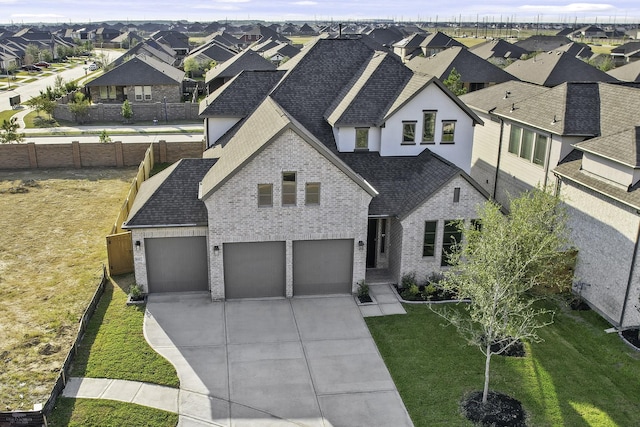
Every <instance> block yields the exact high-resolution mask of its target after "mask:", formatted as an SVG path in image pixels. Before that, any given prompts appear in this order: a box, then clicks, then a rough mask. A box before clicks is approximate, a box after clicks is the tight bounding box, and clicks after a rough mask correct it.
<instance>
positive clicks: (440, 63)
mask: <svg viewBox="0 0 640 427" xmlns="http://www.w3.org/2000/svg"><path fill="white" fill-rule="evenodd" d="M407 67H409V68H411V69H412V70H413V71H414V72H418V73H422V74H428V75H430V76H435V77H437V78H438V79H439V80H440V81H445V80H446V79H447V77H449V74H451V71H452V70H453V69H454V68H455V69H456V71H457V72H458V73H460V80H461V81H462V82H463V84H464V87H465V88H466V89H467V91H468V92H473V91H476V90H479V89H482V88H484V87H487V86H491V85H494V84H496V83H502V82H506V81H509V80H517V78H516V77H514V76H512V75H511V74H509V73H507V72H506V71H504V70H503V69H501V68H499V67H497V66H495V65H493V64H492V63H490V62H489V61H486V60H484V59H482V58H480V57H479V56H477V55H474V54H473V53H471V52H469V50H468V49H465V48H461V47H457V46H456V47H451V48H449V49H446V50H443V51H442V52H440V53H437V54H435V55H433V56H430V57H426V58H425V57H420V56H416V57H415V58H413V59H411V60H410V61H409V62H407Z"/></svg>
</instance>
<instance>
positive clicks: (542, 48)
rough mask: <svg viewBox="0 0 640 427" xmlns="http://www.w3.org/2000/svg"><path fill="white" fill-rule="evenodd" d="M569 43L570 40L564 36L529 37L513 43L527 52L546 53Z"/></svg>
mask: <svg viewBox="0 0 640 427" xmlns="http://www.w3.org/2000/svg"><path fill="white" fill-rule="evenodd" d="M568 43H571V39H569V38H568V37H565V36H531V37H529V38H526V39H524V40H519V41H517V42H516V43H515V45H516V46H519V47H521V48H523V49H526V50H527V51H529V52H548V51H550V50H554V49H557V48H559V47H560V46H563V45H565V44H568Z"/></svg>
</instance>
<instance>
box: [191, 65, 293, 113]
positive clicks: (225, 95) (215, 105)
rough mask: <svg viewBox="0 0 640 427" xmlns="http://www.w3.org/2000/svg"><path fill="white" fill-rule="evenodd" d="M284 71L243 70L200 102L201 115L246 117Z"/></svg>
mask: <svg viewBox="0 0 640 427" xmlns="http://www.w3.org/2000/svg"><path fill="white" fill-rule="evenodd" d="M283 75H284V71H277V70H271V71H243V72H241V73H240V74H239V75H237V76H236V77H235V78H233V79H232V80H230V81H228V82H227V83H225V84H224V85H223V86H222V87H220V88H218V89H217V90H216V91H215V92H213V93H212V94H211V95H209V96H208V97H207V98H206V99H204V100H203V101H201V102H200V117H213V116H218V117H246V116H247V115H249V113H251V112H252V111H253V110H254V109H255V108H256V107H257V106H258V105H259V104H260V103H261V102H262V100H263V99H264V98H265V97H266V96H267V94H268V93H269V92H270V91H271V90H272V89H273V87H274V86H275V85H276V83H278V81H280V79H281V78H282V76H283Z"/></svg>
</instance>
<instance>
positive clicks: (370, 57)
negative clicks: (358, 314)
mask: <svg viewBox="0 0 640 427" xmlns="http://www.w3.org/2000/svg"><path fill="white" fill-rule="evenodd" d="M369 43H370V42H365V41H363V40H360V39H333V40H326V39H320V40H318V41H317V42H316V43H315V44H313V45H312V46H308V47H306V48H305V50H303V51H302V52H301V53H300V55H298V56H296V57H295V58H293V59H291V60H290V61H287V62H286V63H285V64H284V66H283V68H281V69H278V70H273V71H245V72H242V73H241V74H239V75H238V76H236V77H235V78H233V79H232V80H230V81H229V82H227V83H226V84H225V85H224V86H222V87H221V88H220V89H219V90H217V91H216V92H215V93H213V94H212V95H211V96H209V97H208V98H207V100H206V101H203V103H202V104H201V115H202V117H203V118H204V119H205V129H206V130H205V134H206V136H207V139H208V140H207V145H208V146H209V147H210V148H209V149H208V150H207V151H206V152H205V155H204V157H205V158H204V159H191V160H183V161H181V162H180V163H179V164H177V165H174V166H173V167H172V169H169V170H167V171H165V172H163V173H162V174H160V176H159V177H152V178H151V179H150V180H148V181H147V182H146V183H145V184H144V185H143V189H142V190H141V193H140V196H139V198H138V199H137V200H136V204H135V206H134V208H133V209H132V213H131V215H130V217H129V219H128V221H127V223H126V224H125V227H127V228H129V229H131V230H132V231H133V239H134V247H135V248H136V249H134V252H135V262H136V280H137V281H138V283H140V284H141V285H143V287H144V288H145V291H147V292H170V291H181V290H188V291H208V292H210V294H211V297H212V298H213V299H225V298H246V297H292V296H298V295H308V294H332V293H353V292H356V290H357V283H358V282H359V281H360V280H363V279H366V273H367V270H368V269H385V270H387V271H388V273H389V276H390V277H392V280H393V281H394V282H397V281H399V280H400V278H401V276H402V275H403V274H405V273H408V272H412V271H415V272H416V273H417V274H418V275H419V276H420V277H424V276H426V275H428V274H430V273H431V272H434V271H439V270H440V269H442V268H446V265H443V262H442V260H443V251H446V247H447V245H448V242H449V243H450V241H451V240H450V237H451V233H450V231H451V230H450V227H449V228H448V227H447V224H448V223H449V222H450V220H458V219H464V220H466V219H473V218H475V215H476V210H477V207H478V205H479V204H480V203H482V202H484V201H486V199H487V198H486V194H485V192H484V191H483V190H482V189H480V187H479V186H478V185H477V184H476V183H475V182H474V181H473V180H472V179H471V178H470V177H469V176H468V175H467V173H466V171H468V170H469V162H470V159H471V148H472V146H471V138H472V134H473V126H474V125H475V124H476V123H480V120H479V119H478V117H477V116H476V115H475V114H474V113H472V112H471V111H470V110H469V109H468V108H466V106H464V104H462V103H461V102H460V101H459V100H458V99H457V98H456V97H455V96H454V95H452V94H451V93H450V92H449V91H448V90H447V89H446V88H445V87H444V86H443V85H442V84H441V83H440V82H439V81H437V80H436V79H433V78H429V77H426V76H421V75H414V74H413V72H411V70H409V69H408V68H406V67H405V66H404V65H403V64H402V62H401V61H400V59H399V58H397V57H395V55H392V54H388V53H382V52H379V51H376V50H375V49H373V48H372V47H371V46H369ZM338 64H339V65H340V66H339V67H338V66H337V65H338ZM180 182H184V185H183V186H182V187H181V186H180ZM160 230H162V231H160ZM170 236H172V237H170ZM444 264H446V263H444ZM184 265H187V266H188V267H187V268H185V267H184ZM185 270H186V272H185ZM176 271H179V272H180V273H179V274H176V273H175V272H176ZM185 275H186V276H187V279H186V280H185Z"/></svg>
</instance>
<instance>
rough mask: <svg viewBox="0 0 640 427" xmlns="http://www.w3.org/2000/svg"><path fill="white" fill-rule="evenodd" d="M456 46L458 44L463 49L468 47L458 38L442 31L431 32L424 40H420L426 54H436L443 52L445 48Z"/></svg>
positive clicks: (423, 52)
mask: <svg viewBox="0 0 640 427" xmlns="http://www.w3.org/2000/svg"><path fill="white" fill-rule="evenodd" d="M454 46H458V47H461V48H463V49H466V48H467V47H466V46H465V45H463V44H462V43H460V42H459V41H457V40H456V39H454V38H451V37H449V36H448V35H446V34H445V33H442V32H440V31H436V32H435V33H433V34H429V35H428V36H426V37H425V38H424V40H422V42H420V48H421V49H422V54H423V55H424V56H431V55H435V54H436V53H438V52H442V51H443V50H445V49H449V48H450V47H454Z"/></svg>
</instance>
